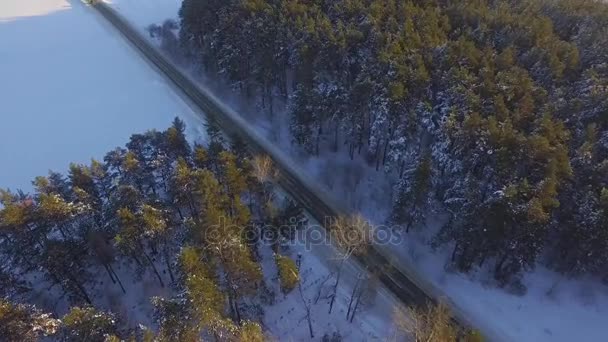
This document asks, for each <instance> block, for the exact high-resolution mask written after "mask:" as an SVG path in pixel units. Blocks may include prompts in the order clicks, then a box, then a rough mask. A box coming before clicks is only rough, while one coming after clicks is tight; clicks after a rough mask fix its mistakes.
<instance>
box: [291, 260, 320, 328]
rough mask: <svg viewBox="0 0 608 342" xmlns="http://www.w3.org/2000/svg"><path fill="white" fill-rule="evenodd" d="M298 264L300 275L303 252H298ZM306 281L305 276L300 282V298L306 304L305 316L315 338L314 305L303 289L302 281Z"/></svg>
mask: <svg viewBox="0 0 608 342" xmlns="http://www.w3.org/2000/svg"><path fill="white" fill-rule="evenodd" d="M296 266H297V268H298V273H300V275H298V276H301V272H300V267H301V266H302V254H298V259H297V260H296ZM294 273H295V272H294ZM302 277H303V276H302ZM304 282H305V279H304V278H302V279H301V280H300V281H299V282H298V292H299V293H300V299H301V300H302V305H303V306H304V311H305V312H306V315H305V316H304V318H305V319H306V321H307V322H308V332H309V334H310V338H311V339H313V338H315V332H314V330H313V329H312V317H311V315H310V308H311V307H312V303H311V300H310V299H309V298H306V297H305V296H304V291H303V290H302V283H304Z"/></svg>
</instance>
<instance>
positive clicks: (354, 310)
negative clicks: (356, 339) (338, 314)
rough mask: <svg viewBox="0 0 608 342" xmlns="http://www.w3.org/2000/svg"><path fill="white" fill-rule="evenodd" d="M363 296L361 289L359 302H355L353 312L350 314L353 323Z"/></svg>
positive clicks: (358, 297)
mask: <svg viewBox="0 0 608 342" xmlns="http://www.w3.org/2000/svg"><path fill="white" fill-rule="evenodd" d="M361 296H363V291H360V292H359V295H358V296H357V302H356V303H355V307H354V309H353V313H352V314H351V316H350V322H351V323H352V322H353V320H354V319H355V314H356V313H357V309H358V308H359V304H360V303H361Z"/></svg>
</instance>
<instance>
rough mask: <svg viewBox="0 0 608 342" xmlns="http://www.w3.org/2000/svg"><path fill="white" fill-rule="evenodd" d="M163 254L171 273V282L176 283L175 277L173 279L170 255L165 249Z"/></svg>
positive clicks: (168, 270)
mask: <svg viewBox="0 0 608 342" xmlns="http://www.w3.org/2000/svg"><path fill="white" fill-rule="evenodd" d="M163 254H164V259H165V265H166V266H167V272H169V278H170V279H171V282H172V283H173V282H175V277H173V270H172V269H171V261H170V260H169V253H167V249H166V248H163Z"/></svg>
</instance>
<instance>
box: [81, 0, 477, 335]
mask: <svg viewBox="0 0 608 342" xmlns="http://www.w3.org/2000/svg"><path fill="white" fill-rule="evenodd" d="M91 6H92V7H93V8H95V9H96V10H97V11H98V12H99V13H100V14H101V15H102V16H103V17H104V18H105V19H106V20H107V21H108V22H110V23H111V24H112V25H113V26H114V27H115V28H116V29H117V30H118V31H119V32H120V33H121V34H122V35H123V36H124V37H125V38H126V39H127V40H128V41H129V42H130V43H131V44H132V45H133V46H134V47H135V48H136V50H138V51H139V52H140V53H141V55H142V56H143V57H145V58H146V59H147V60H148V61H149V62H150V63H151V64H152V65H153V66H155V67H156V68H157V69H158V70H159V71H160V72H161V73H162V74H164V76H165V77H166V78H167V79H168V80H169V81H170V82H171V83H173V85H174V86H175V88H176V89H178V90H179V91H181V92H182V93H183V94H182V95H183V96H184V97H186V98H187V99H188V100H189V101H190V102H191V103H192V104H194V105H195V106H197V107H198V108H199V109H200V110H201V111H202V112H203V113H205V114H206V119H208V120H211V121H213V122H214V123H215V124H217V125H218V126H219V128H220V129H222V131H223V132H224V133H226V134H227V135H228V136H230V137H233V138H236V137H238V138H240V139H241V140H242V141H244V142H245V143H246V144H247V146H248V148H249V149H250V152H251V153H252V154H253V155H268V156H269V157H270V158H271V159H272V160H273V162H274V166H275V167H276V168H277V170H278V176H277V179H276V181H277V183H278V185H279V186H280V187H281V188H282V189H283V190H284V191H285V192H286V193H287V194H289V195H290V196H291V197H292V198H293V199H295V200H297V201H298V202H299V203H300V204H301V205H302V206H303V207H304V208H305V209H306V210H307V211H308V212H309V214H310V215H311V216H312V217H313V218H315V219H316V220H317V221H318V222H321V223H323V222H328V221H326V218H336V217H338V216H339V215H341V214H345V213H346V210H344V209H342V208H340V207H339V206H338V205H337V204H336V203H332V202H331V200H329V199H328V198H329V197H330V196H327V195H326V194H324V191H323V190H321V189H319V188H318V187H317V186H316V185H315V184H314V183H313V182H310V181H309V180H308V179H307V178H306V177H305V176H304V175H302V174H301V173H300V172H299V170H296V169H295V168H293V167H292V166H291V165H290V163H289V162H287V161H286V159H285V158H284V157H283V156H281V155H280V154H278V153H277V151H276V150H275V149H274V148H273V147H272V145H271V144H270V143H269V142H268V141H267V140H266V139H264V138H262V137H261V136H259V135H258V134H257V133H256V132H254V131H253V130H252V129H251V128H249V126H248V125H247V123H246V122H245V121H244V120H243V119H242V118H241V117H240V116H239V115H238V114H237V113H235V112H233V111H232V110H231V109H229V108H227V107H226V106H224V105H223V104H222V103H221V101H219V100H218V99H217V98H216V97H215V96H214V95H213V94H211V92H210V91H208V90H206V89H204V88H202V87H201V86H199V85H197V84H196V83H195V82H194V81H192V80H191V79H190V78H189V77H188V76H186V75H185V74H184V73H182V72H181V71H180V70H179V69H178V68H177V67H176V66H174V65H173V63H172V62H170V61H169V60H168V59H167V58H166V57H165V56H163V54H162V53H161V52H159V51H158V49H156V48H155V47H153V46H152V45H151V44H150V43H149V42H148V41H147V40H146V38H145V37H143V36H142V35H141V34H140V33H139V32H137V31H136V30H135V29H134V28H133V27H131V25H130V24H129V23H128V22H127V21H126V20H125V19H123V18H122V17H121V16H120V15H119V14H117V13H116V12H115V11H114V10H112V9H111V8H109V7H108V6H107V5H105V4H104V3H102V2H98V1H96V2H94V3H93V4H92V5H91ZM356 259H357V261H358V262H359V263H360V264H361V266H362V267H363V268H366V269H368V270H370V271H372V270H373V271H379V278H380V280H381V281H382V283H383V285H384V286H386V287H387V288H388V289H389V290H390V291H392V292H393V294H394V295H395V297H397V298H398V299H399V300H400V301H401V302H403V304H405V305H408V306H410V305H425V304H426V303H429V302H433V303H434V302H436V300H435V299H434V298H433V297H432V296H431V295H430V294H431V293H433V290H432V289H429V288H428V286H427V285H425V282H424V281H423V280H422V279H420V278H419V277H417V276H413V275H412V274H411V272H408V271H407V270H405V269H404V267H403V265H398V264H396V263H394V262H391V261H390V260H389V258H388V257H387V254H386V252H384V251H382V250H381V248H380V247H378V246H372V247H371V248H370V249H369V252H368V253H367V254H365V255H364V256H361V257H356ZM454 321H455V323H456V324H457V325H459V326H460V327H461V328H464V327H466V328H467V329H468V327H471V324H469V322H468V320H467V319H466V317H464V316H463V315H462V314H459V313H458V311H457V312H456V318H455V319H454Z"/></svg>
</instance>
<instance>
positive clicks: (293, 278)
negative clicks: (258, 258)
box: [274, 254, 300, 293]
mask: <svg viewBox="0 0 608 342" xmlns="http://www.w3.org/2000/svg"><path fill="white" fill-rule="evenodd" d="M274 260H275V262H276V264H277V269H278V270H279V281H280V282H281V290H282V291H283V293H289V292H291V290H293V289H294V288H295V287H296V286H297V285H298V282H299V281H300V274H299V272H298V267H297V266H296V263H295V262H294V261H293V260H291V259H290V258H289V257H286V256H282V255H279V254H276V255H275V257H274Z"/></svg>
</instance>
